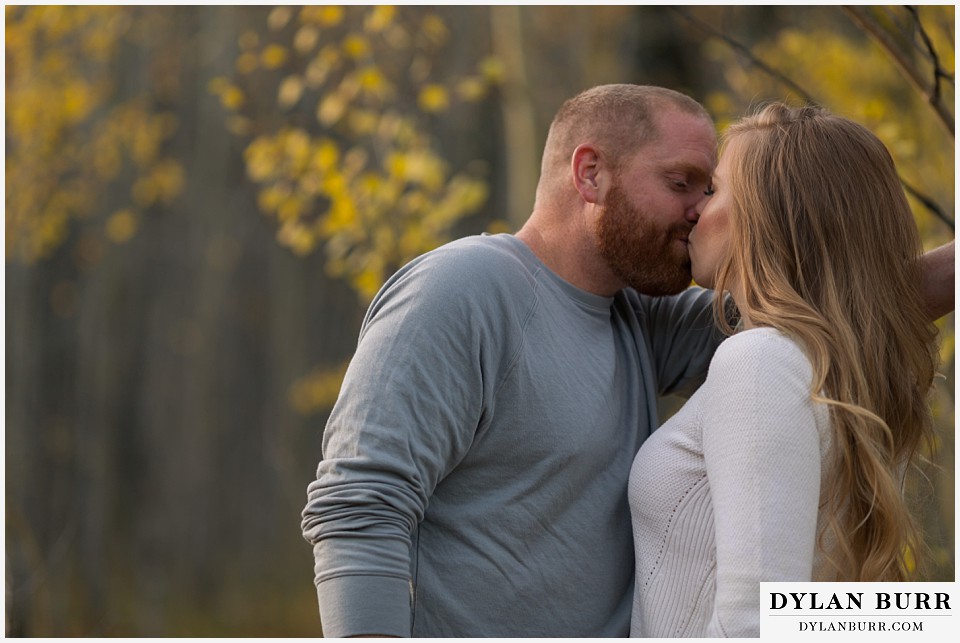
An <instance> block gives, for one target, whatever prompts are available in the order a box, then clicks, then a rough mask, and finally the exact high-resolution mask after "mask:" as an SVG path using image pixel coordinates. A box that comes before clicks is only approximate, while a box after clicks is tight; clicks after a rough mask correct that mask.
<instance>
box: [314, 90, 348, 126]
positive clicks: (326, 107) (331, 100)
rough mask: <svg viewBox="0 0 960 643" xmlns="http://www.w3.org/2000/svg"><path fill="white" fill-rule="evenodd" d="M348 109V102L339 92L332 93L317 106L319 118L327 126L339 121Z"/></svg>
mask: <svg viewBox="0 0 960 643" xmlns="http://www.w3.org/2000/svg"><path fill="white" fill-rule="evenodd" d="M346 110H347V103H346V101H345V100H344V99H343V97H342V96H340V95H339V94H330V95H329V96H326V97H325V98H324V99H323V100H321V101H320V106H319V107H317V120H318V121H320V124H321V125H323V126H325V127H330V126H331V125H333V124H334V123H336V122H337V121H339V120H340V119H341V118H342V117H343V114H344V112H345V111H346Z"/></svg>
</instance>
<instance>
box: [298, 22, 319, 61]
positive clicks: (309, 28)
mask: <svg viewBox="0 0 960 643" xmlns="http://www.w3.org/2000/svg"><path fill="white" fill-rule="evenodd" d="M319 40H320V31H319V30H318V29H317V28H316V27H314V26H313V25H303V26H302V27H300V28H299V29H297V33H296V34H295V35H294V37H293V48H294V49H296V50H297V52H298V53H300V54H306V53H307V52H309V51H311V50H312V49H313V48H314V47H316V46H317V42H318V41H319Z"/></svg>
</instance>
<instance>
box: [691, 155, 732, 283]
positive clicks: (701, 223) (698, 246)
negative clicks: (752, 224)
mask: <svg viewBox="0 0 960 643" xmlns="http://www.w3.org/2000/svg"><path fill="white" fill-rule="evenodd" d="M737 147H738V143H737V140H736V139H734V140H732V141H730V143H729V144H728V145H727V147H726V149H725V150H724V152H723V155H722V156H721V157H720V162H719V163H718V164H717V169H716V170H715V171H714V173H713V182H712V187H711V190H710V191H709V192H711V193H710V194H708V195H706V196H704V198H703V199H702V200H701V201H700V204H699V205H698V207H697V210H698V211H699V212H700V219H699V220H698V221H697V224H696V225H695V226H694V227H693V230H692V231H691V232H690V237H689V240H690V262H691V271H692V272H693V279H694V281H696V282H697V284H699V285H701V286H703V287H705V288H713V287H714V284H715V283H716V278H717V270H718V269H719V268H720V264H721V262H722V261H723V260H724V258H726V256H727V252H728V251H729V246H730V234H731V230H730V227H731V218H732V216H733V213H732V210H733V200H732V197H731V194H730V187H729V183H728V180H727V179H728V177H729V176H730V167H731V166H732V165H733V163H735V162H736V159H737V158H738V155H737Z"/></svg>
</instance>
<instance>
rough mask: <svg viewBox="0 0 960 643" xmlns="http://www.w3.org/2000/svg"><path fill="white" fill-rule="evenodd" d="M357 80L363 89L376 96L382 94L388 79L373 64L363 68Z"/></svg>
mask: <svg viewBox="0 0 960 643" xmlns="http://www.w3.org/2000/svg"><path fill="white" fill-rule="evenodd" d="M357 80H358V81H359V83H360V89H361V90H362V91H364V92H366V93H367V94H372V95H375V96H382V95H383V92H384V90H385V89H386V87H387V79H386V78H384V76H383V72H381V71H380V69H379V68H377V67H374V66H373V65H369V66H367V67H364V68H363V69H361V70H360V73H359V74H358V76H357Z"/></svg>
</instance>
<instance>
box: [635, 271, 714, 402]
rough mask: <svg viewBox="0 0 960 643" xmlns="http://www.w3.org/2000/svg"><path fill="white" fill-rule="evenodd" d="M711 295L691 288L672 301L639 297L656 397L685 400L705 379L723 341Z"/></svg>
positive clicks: (671, 298) (708, 292)
mask: <svg viewBox="0 0 960 643" xmlns="http://www.w3.org/2000/svg"><path fill="white" fill-rule="evenodd" d="M713 297H714V294H713V291H712V290H706V289H704V288H698V287H691V288H688V289H687V290H685V291H684V292H682V293H680V294H679V295H675V296H672V297H647V296H644V295H639V296H638V300H637V305H636V306H635V307H638V314H639V315H641V317H643V318H644V319H645V322H646V327H645V329H644V330H645V334H646V337H647V343H648V348H647V350H648V352H649V353H650V355H651V356H652V359H653V365H654V368H655V369H656V374H657V393H658V394H659V395H670V394H677V395H682V396H684V397H689V396H690V395H691V394H692V393H693V391H695V390H696V389H697V387H699V386H700V385H701V384H702V383H703V381H704V379H705V378H706V376H707V369H708V367H709V365H710V360H711V359H712V358H713V353H714V351H715V350H716V349H717V346H719V345H720V342H722V341H723V340H724V338H725V337H724V335H723V333H722V332H721V331H720V329H719V328H718V327H717V325H716V323H715V322H714V317H713Z"/></svg>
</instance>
